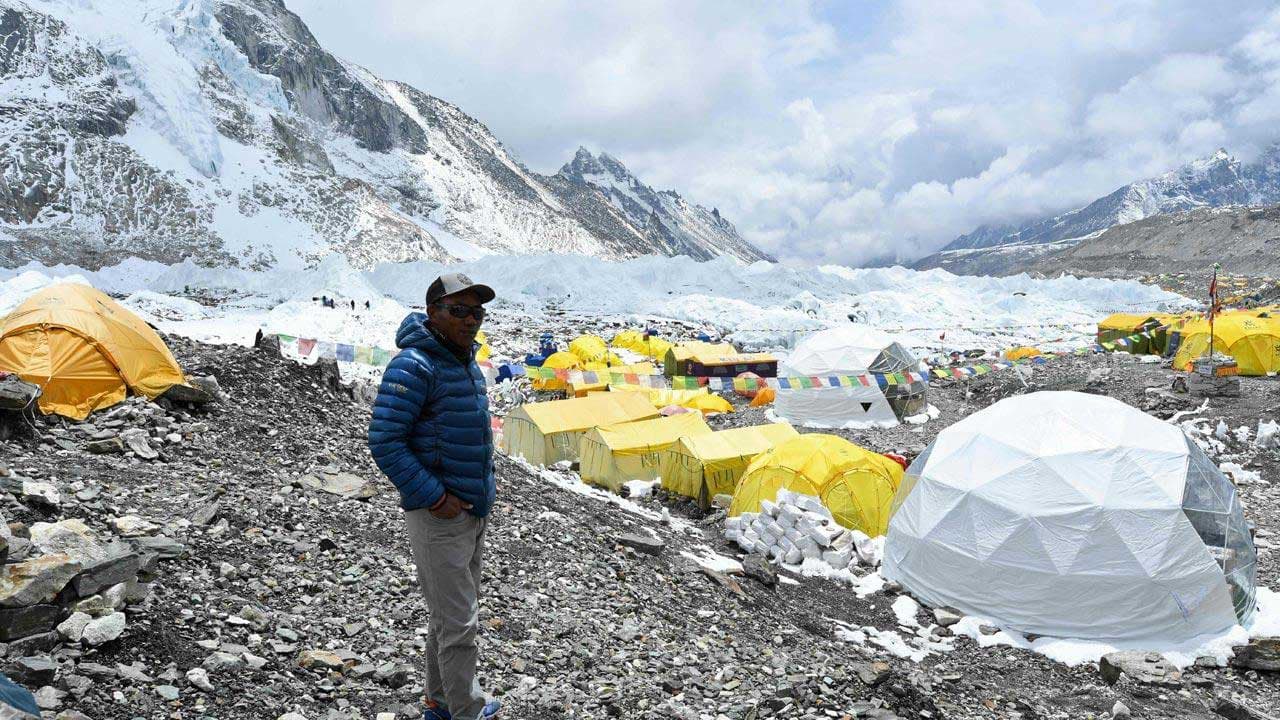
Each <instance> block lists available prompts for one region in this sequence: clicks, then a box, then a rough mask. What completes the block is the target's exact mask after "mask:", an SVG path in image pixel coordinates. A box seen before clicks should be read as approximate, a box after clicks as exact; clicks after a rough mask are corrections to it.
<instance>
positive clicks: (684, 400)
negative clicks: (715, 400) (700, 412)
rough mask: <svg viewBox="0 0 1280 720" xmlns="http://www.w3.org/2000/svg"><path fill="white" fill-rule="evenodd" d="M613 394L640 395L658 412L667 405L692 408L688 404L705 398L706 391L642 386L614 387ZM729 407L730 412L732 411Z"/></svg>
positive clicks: (701, 388) (702, 389)
mask: <svg viewBox="0 0 1280 720" xmlns="http://www.w3.org/2000/svg"><path fill="white" fill-rule="evenodd" d="M613 392H619V393H622V392H625V393H633V394H637V395H641V396H642V397H647V398H649V402H650V403H652V404H653V406H654V407H655V408H657V409H659V410H661V409H662V408H664V407H667V406H668V405H678V406H680V407H687V408H690V409H697V408H694V407H693V405H691V404H690V403H694V402H697V401H698V398H701V397H706V396H707V389H706V388H704V387H700V388H695V389H693V390H672V389H669V388H651V387H644V386H642V385H615V386H613ZM732 409H733V408H732V406H730V410H732Z"/></svg>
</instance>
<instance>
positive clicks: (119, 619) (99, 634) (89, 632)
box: [80, 612, 125, 646]
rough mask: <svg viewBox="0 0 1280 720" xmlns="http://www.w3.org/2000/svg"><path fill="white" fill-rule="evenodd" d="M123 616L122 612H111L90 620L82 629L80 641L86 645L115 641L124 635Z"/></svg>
mask: <svg viewBox="0 0 1280 720" xmlns="http://www.w3.org/2000/svg"><path fill="white" fill-rule="evenodd" d="M124 626H125V616H124V613H122V612H113V613H111V614H110V615H103V616H102V617H100V618H96V619H94V620H91V621H90V622H89V624H88V625H86V626H85V628H84V633H83V634H82V635H81V637H80V641H81V642H83V643H84V644H86V645H95V646H96V645H103V644H106V643H109V642H111V641H112V640H115V639H116V638H118V637H120V635H121V634H122V633H124Z"/></svg>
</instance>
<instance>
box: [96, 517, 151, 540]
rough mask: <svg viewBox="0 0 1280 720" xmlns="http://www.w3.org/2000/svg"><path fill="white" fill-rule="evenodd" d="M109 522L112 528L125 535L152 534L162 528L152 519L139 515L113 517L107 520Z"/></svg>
mask: <svg viewBox="0 0 1280 720" xmlns="http://www.w3.org/2000/svg"><path fill="white" fill-rule="evenodd" d="M107 524H108V525H110V526H111V529H112V530H114V531H116V532H117V533H119V534H120V535H122V536H124V537H140V536H142V535H150V534H151V533H154V532H155V531H156V530H159V529H160V526H159V525H156V524H155V523H153V522H151V521H150V520H148V519H146V518H143V517H139V516H137V515H124V516H122V517H113V518H110V519H108V520H107Z"/></svg>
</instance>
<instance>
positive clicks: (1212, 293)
mask: <svg viewBox="0 0 1280 720" xmlns="http://www.w3.org/2000/svg"><path fill="white" fill-rule="evenodd" d="M1217 295H1218V273H1216V272H1215V273H1214V274H1213V280H1210V281H1209V297H1211V298H1212V297H1217ZM1215 304H1216V303H1215Z"/></svg>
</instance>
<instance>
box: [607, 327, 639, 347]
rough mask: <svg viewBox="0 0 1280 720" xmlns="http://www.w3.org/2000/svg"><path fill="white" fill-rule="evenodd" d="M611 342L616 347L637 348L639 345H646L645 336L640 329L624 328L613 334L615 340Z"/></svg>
mask: <svg viewBox="0 0 1280 720" xmlns="http://www.w3.org/2000/svg"><path fill="white" fill-rule="evenodd" d="M610 344H611V345H613V346H614V347H620V348H625V349H627V350H635V349H636V348H637V347H639V346H642V345H644V336H643V335H641V334H640V331H638V330H623V331H621V332H619V333H618V334H617V335H614V336H613V342H612V343H610Z"/></svg>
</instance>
